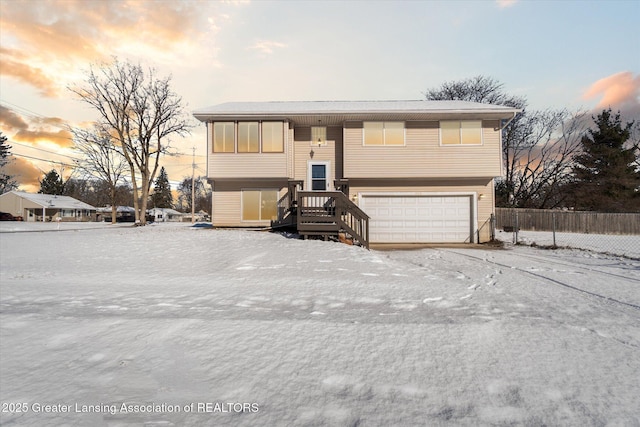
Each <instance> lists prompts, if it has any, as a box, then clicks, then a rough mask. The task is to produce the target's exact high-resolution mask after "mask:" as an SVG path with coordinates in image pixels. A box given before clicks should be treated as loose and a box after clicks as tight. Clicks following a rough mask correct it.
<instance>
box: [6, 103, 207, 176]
mask: <svg viewBox="0 0 640 427" xmlns="http://www.w3.org/2000/svg"><path fill="white" fill-rule="evenodd" d="M0 104H5V105H8V106H11V107H12V108H10V109H13V110H18V112H19V113H20V114H22V115H25V116H29V117H32V118H36V119H49V118H50V117H47V116H45V115H42V114H39V113H36V112H35V111H32V110H29V109H28V108H25V107H21V106H19V105H17V104H14V103H12V102H9V101H6V100H4V99H2V98H0ZM60 120H64V119H60ZM64 121H65V122H66V120H64ZM46 124H47V125H48V126H52V127H55V128H58V129H61V130H66V131H68V130H82V129H81V128H78V127H75V126H71V125H68V124H67V126H62V125H60V124H57V123H46ZM62 138H64V137H62ZM64 139H68V140H70V141H73V138H68V137H67V138H64ZM16 144H18V143H16ZM18 145H21V144H18ZM43 151H44V150H43ZM54 154H58V153H54ZM61 155H63V154H61ZM165 155H167V156H181V157H182V156H185V157H186V156H191V157H193V156H195V157H207V156H206V154H190V153H180V152H177V153H171V154H165ZM65 157H69V156H65ZM197 164H202V163H197ZM189 165H191V163H189Z"/></svg>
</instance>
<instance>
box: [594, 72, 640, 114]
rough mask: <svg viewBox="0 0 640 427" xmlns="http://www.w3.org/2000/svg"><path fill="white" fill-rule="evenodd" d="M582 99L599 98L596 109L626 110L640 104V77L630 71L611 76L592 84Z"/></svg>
mask: <svg viewBox="0 0 640 427" xmlns="http://www.w3.org/2000/svg"><path fill="white" fill-rule="evenodd" d="M583 98H584V99H594V98H600V101H599V102H598V105H597V107H599V108H607V107H610V106H611V107H615V108H628V107H633V106H638V105H639V104H640V75H633V73H631V72H630V71H624V72H621V73H617V74H613V75H611V76H608V77H605V78H603V79H600V80H598V81H597V82H595V83H593V84H592V85H591V86H590V87H589V89H587V91H586V92H585V93H584V95H583Z"/></svg>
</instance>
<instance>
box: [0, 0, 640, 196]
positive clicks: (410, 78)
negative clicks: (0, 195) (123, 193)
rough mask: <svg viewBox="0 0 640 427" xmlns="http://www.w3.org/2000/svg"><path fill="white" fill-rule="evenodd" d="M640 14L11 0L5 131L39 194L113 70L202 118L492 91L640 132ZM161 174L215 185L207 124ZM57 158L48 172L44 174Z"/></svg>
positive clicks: (3, 79) (610, 4) (2, 66)
mask: <svg viewBox="0 0 640 427" xmlns="http://www.w3.org/2000/svg"><path fill="white" fill-rule="evenodd" d="M637 22H640V1H638V0H622V1H615V0H614V1H524V0H497V1H495V0H486V1H482V0H475V1H462V0H461V1H293V0H292V1H222V2H220V1H211V0H203V1H197V0H187V1H177V0H174V1H162V0H154V1H147V0H118V1H115V0H112V1H105V0H97V1H93V0H57V1H56V0H50V1H42V0H22V1H21V0H0V131H1V132H2V133H3V134H4V135H5V136H7V137H8V138H9V144H10V145H12V147H13V148H12V152H13V153H14V154H15V155H16V159H15V160H14V161H13V163H12V164H11V165H10V170H9V172H10V173H12V174H14V175H16V178H17V180H18V181H19V183H20V185H21V186H20V189H22V190H25V191H31V192H35V191H37V190H38V189H39V184H38V180H39V179H42V176H43V175H44V172H46V171H49V170H51V169H52V168H56V169H58V170H61V169H64V172H65V174H69V173H70V172H71V168H70V167H69V166H65V165H64V164H66V165H69V164H72V163H73V159H74V158H77V156H78V155H77V154H76V153H74V152H73V150H72V145H73V143H72V140H71V135H70V133H69V132H68V130H67V127H68V126H72V127H86V126H88V125H89V124H90V123H91V122H92V121H94V120H96V119H98V116H97V114H96V113H95V111H93V110H91V108H89V107H88V106H87V105H85V104H83V103H81V102H80V101H79V100H78V99H77V97H76V96H75V95H74V94H73V93H72V92H71V91H69V90H68V87H69V86H70V85H74V84H82V82H83V81H84V80H85V79H86V73H87V71H88V70H89V69H90V67H91V66H96V65H98V64H101V63H105V62H109V61H111V60H112V59H113V58H114V57H117V58H118V59H119V60H126V61H130V62H132V63H137V64H140V65H142V66H144V67H151V68H154V69H155V70H156V71H157V73H158V75H159V76H171V78H172V80H171V84H172V89H173V90H174V91H175V92H176V93H177V94H178V95H180V96H181V97H182V99H183V101H184V103H185V104H186V107H187V110H188V111H193V110H195V109H198V108H202V107H206V106H209V105H215V104H219V103H222V102H229V101H296V100H391V99H402V100H404V99H423V98H424V92H425V91H426V90H428V89H432V88H437V87H439V86H440V85H442V84H443V83H445V82H449V81H455V80H461V79H465V78H469V77H473V76H477V75H483V76H489V77H492V78H494V79H496V80H498V81H500V82H501V83H503V84H504V90H505V91H506V92H507V93H509V94H513V95H519V96H524V97H526V98H527V100H528V102H529V108H530V109H547V108H554V109H556V108H567V109H570V110H578V109H582V110H589V111H593V112H594V114H595V113H597V112H599V111H600V110H602V109H603V108H608V107H612V108H614V109H616V110H617V109H620V110H621V111H622V112H623V114H625V115H626V117H628V118H629V119H632V118H636V117H637V118H638V119H639V120H640V35H638V31H637ZM193 124H194V126H195V127H194V128H193V130H192V132H191V135H190V136H187V137H184V138H182V137H178V138H174V139H173V140H172V141H171V146H172V147H173V150H174V151H175V152H176V153H180V154H181V155H178V156H172V157H166V158H163V159H162V160H161V165H163V166H165V167H166V169H167V173H168V176H169V179H170V181H171V182H172V184H173V185H174V187H175V184H176V183H177V182H179V181H181V180H182V179H183V178H184V177H190V176H191V170H192V147H195V148H196V151H195V153H196V157H195V163H196V166H197V167H196V172H195V173H196V175H204V174H205V159H206V148H205V146H206V140H205V132H204V125H202V124H200V123H199V122H197V121H196V120H195V119H193ZM37 159H43V160H37Z"/></svg>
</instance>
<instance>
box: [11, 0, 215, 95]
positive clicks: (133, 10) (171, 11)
mask: <svg viewBox="0 0 640 427" xmlns="http://www.w3.org/2000/svg"><path fill="white" fill-rule="evenodd" d="M210 5H212V3H211V2H197V1H185V2H167V1H158V2H154V3H153V7H149V3H147V2H141V1H137V0H129V1H84V0H64V1H51V2H42V1H37V2H29V3H25V2H19V1H11V2H3V5H2V14H1V15H0V36H1V37H2V41H3V47H2V49H0V60H1V61H2V72H3V74H4V75H6V76H10V77H13V78H15V79H16V80H18V81H20V82H22V83H25V84H28V85H31V86H33V87H35V88H37V89H38V90H39V91H40V93H41V94H42V95H44V96H47V97H56V96H59V95H60V92H61V91H62V90H63V89H64V88H65V87H66V86H67V84H68V83H69V82H70V81H73V80H75V79H77V78H78V77H79V76H80V75H81V73H82V70H83V69H86V68H88V65H89V64H91V63H96V62H103V61H106V60H109V59H110V57H112V56H114V55H115V56H119V55H122V56H135V57H136V58H142V59H149V60H151V61H154V62H165V63H171V62H172V63H181V64H189V63H191V62H190V61H187V60H186V58H189V57H191V58H193V57H194V56H193V55H194V54H196V53H203V52H200V51H199V50H201V49H204V45H205V43H204V41H205V40H206V41H207V43H208V46H207V54H201V55H197V56H195V57H199V58H201V59H205V60H206V58H207V55H208V56H211V55H213V53H211V52H214V51H213V50H211V45H212V44H213V43H212V42H213V40H210V39H211V35H212V33H214V32H215V31H216V30H215V29H212V26H211V24H210V22H211V17H210V16H209V17H208V16H207V14H205V13H203V8H205V7H208V6H210ZM214 6H215V4H214ZM207 39H208V40H207Z"/></svg>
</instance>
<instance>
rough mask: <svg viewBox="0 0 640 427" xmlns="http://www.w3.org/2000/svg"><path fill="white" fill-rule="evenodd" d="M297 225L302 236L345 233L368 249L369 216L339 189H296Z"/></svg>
mask: <svg viewBox="0 0 640 427" xmlns="http://www.w3.org/2000/svg"><path fill="white" fill-rule="evenodd" d="M297 193H298V194H297V227H298V232H300V233H301V234H303V235H308V234H315V235H330V234H338V233H340V232H344V233H346V234H348V235H349V236H350V237H351V238H352V239H353V240H355V241H356V242H357V243H359V244H360V245H362V246H364V247H366V248H367V249H369V216H368V215H367V214H366V213H364V212H363V211H362V209H360V208H359V207H358V205H356V204H355V203H353V202H352V201H351V200H349V198H348V197H347V196H346V195H345V194H344V193H342V192H341V191H298V192H297Z"/></svg>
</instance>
